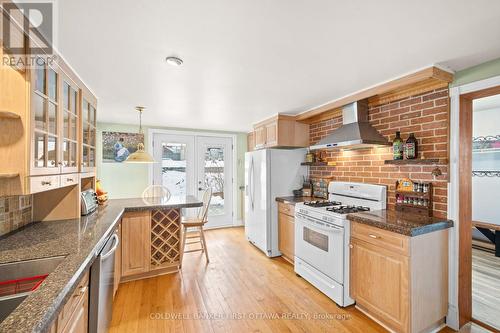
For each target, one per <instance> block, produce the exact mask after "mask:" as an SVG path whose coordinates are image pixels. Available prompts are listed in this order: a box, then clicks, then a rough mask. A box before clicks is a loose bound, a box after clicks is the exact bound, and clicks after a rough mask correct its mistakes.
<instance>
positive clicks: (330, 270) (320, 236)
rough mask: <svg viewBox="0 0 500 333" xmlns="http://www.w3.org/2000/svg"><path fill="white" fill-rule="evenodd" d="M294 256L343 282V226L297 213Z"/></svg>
mask: <svg viewBox="0 0 500 333" xmlns="http://www.w3.org/2000/svg"><path fill="white" fill-rule="evenodd" d="M295 256H297V257H299V258H300V259H302V260H303V261H305V262H306V263H308V264H309V265H311V266H312V267H314V268H316V269H317V270H318V271H320V272H322V273H323V274H325V275H327V276H328V277H330V278H331V279H333V280H335V281H337V282H338V283H340V284H343V283H344V272H343V271H344V228H342V227H338V226H334V225H331V224H327V223H324V222H322V221H319V220H316V219H313V218H311V217H308V216H303V215H299V214H297V215H296V216H295Z"/></svg>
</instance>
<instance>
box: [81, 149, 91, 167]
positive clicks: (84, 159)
mask: <svg viewBox="0 0 500 333" xmlns="http://www.w3.org/2000/svg"><path fill="white" fill-rule="evenodd" d="M82 166H84V167H88V166H89V147H88V146H83V152H82Z"/></svg>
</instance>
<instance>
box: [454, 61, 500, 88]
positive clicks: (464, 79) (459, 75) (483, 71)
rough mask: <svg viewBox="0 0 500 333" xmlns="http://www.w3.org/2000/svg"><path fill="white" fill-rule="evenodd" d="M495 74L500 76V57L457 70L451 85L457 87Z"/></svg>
mask: <svg viewBox="0 0 500 333" xmlns="http://www.w3.org/2000/svg"><path fill="white" fill-rule="evenodd" d="M494 76H500V58H498V59H495V60H492V61H488V62H485V63H482V64H479V65H477V66H474V67H470V68H467V69H464V70H462V71H459V72H456V73H455V79H454V80H453V82H452V84H451V86H452V87H456V86H460V85H463V84H467V83H471V82H475V81H480V80H484V79H487V78H490V77H494Z"/></svg>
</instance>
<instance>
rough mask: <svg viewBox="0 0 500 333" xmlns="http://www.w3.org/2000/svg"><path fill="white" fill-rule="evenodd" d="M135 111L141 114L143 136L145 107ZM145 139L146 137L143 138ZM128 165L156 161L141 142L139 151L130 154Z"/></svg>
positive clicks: (140, 123)
mask: <svg viewBox="0 0 500 333" xmlns="http://www.w3.org/2000/svg"><path fill="white" fill-rule="evenodd" d="M135 109H136V110H137V111H138V112H139V134H143V135H144V132H143V131H142V112H143V111H144V109H145V107H144V106H136V107H135ZM143 137H144V136H143ZM125 162H126V163H154V162H155V160H154V159H153V157H152V156H151V155H149V154H148V153H147V152H146V151H145V150H144V143H143V142H140V143H138V144H137V150H136V151H135V152H134V153H132V154H130V155H129V157H128V158H127V159H126V160H125Z"/></svg>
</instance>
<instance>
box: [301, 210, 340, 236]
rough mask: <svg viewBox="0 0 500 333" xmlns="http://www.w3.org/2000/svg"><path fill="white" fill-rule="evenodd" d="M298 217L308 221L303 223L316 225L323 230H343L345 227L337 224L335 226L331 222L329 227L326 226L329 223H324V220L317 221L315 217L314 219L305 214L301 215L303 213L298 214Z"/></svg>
mask: <svg viewBox="0 0 500 333" xmlns="http://www.w3.org/2000/svg"><path fill="white" fill-rule="evenodd" d="M297 219H298V220H299V222H300V220H304V221H307V222H305V223H303V224H304V225H305V226H307V225H313V226H315V227H316V228H319V229H321V230H324V231H331V232H343V231H344V229H343V228H340V227H336V226H333V225H331V224H328V225H329V227H326V225H327V223H324V222H321V221H317V220H315V219H312V218H310V217H308V216H304V215H301V214H297Z"/></svg>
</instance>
